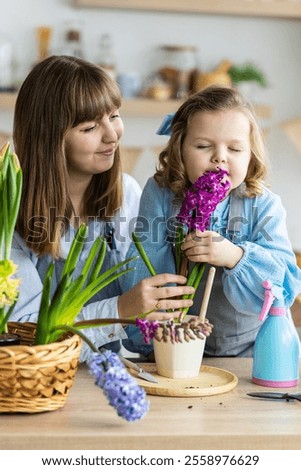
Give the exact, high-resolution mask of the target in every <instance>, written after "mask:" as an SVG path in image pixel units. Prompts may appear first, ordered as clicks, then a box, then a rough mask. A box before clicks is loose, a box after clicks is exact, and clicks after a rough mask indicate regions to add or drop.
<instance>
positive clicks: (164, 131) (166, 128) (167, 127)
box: [156, 113, 175, 135]
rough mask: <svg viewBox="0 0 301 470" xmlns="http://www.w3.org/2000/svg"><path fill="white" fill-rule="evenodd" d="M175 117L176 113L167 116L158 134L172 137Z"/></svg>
mask: <svg viewBox="0 0 301 470" xmlns="http://www.w3.org/2000/svg"><path fill="white" fill-rule="evenodd" d="M174 115H175V113H171V114H166V116H165V118H164V119H163V121H162V123H161V125H160V127H159V129H158V130H157V132H156V134H158V135H171V123H172V120H173V117H174Z"/></svg>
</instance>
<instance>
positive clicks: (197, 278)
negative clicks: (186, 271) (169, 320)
mask: <svg viewBox="0 0 301 470" xmlns="http://www.w3.org/2000/svg"><path fill="white" fill-rule="evenodd" d="M205 268H206V263H196V264H195V265H194V267H193V269H192V271H191V273H190V275H189V277H188V281H187V284H186V285H188V286H193V287H194V293H193V294H187V295H184V296H183V299H192V300H193V299H194V296H195V294H196V291H197V289H198V287H199V284H200V282H201V280H202V277H203V274H204V271H205ZM188 310H189V307H185V308H183V309H182V312H181V314H180V316H179V321H180V322H181V321H183V320H184V318H185V316H186V315H187V312H188Z"/></svg>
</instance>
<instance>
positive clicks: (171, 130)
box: [123, 86, 301, 356]
mask: <svg viewBox="0 0 301 470" xmlns="http://www.w3.org/2000/svg"><path fill="white" fill-rule="evenodd" d="M161 134H167V135H170V139H169V142H168V144H167V146H166V148H165V149H164V150H163V152H161V154H160V159H159V161H160V165H159V169H158V171H157V172H156V174H155V176H154V177H153V178H150V179H149V181H148V182H147V184H146V187H145V189H144V191H143V194H142V197H141V203H140V210H139V219H138V220H139V222H140V223H139V225H138V226H140V230H139V233H138V235H139V236H140V237H141V236H142V235H143V246H144V248H145V250H146V252H147V254H148V256H149V258H150V259H151V261H152V262H153V264H154V267H155V269H156V271H157V272H158V273H160V272H163V271H165V272H166V271H168V272H175V262H174V256H173V243H172V242H173V239H174V231H175V230H174V223H175V216H176V215H177V214H178V212H179V209H180V207H181V201H182V200H183V196H184V194H185V190H186V189H187V188H189V187H190V186H191V184H193V183H194V182H195V181H196V180H197V179H198V178H199V177H200V176H201V175H202V174H203V173H204V172H206V171H215V170H217V169H218V168H221V169H223V170H226V171H227V172H228V177H227V179H228V180H229V182H230V190H229V192H228V194H227V195H226V197H225V199H224V200H223V201H222V202H220V203H219V204H218V206H217V208H216V210H215V211H214V213H213V214H212V216H211V219H210V225H209V227H208V229H207V230H206V231H204V232H200V231H197V232H192V233H190V234H188V235H187V237H186V239H185V241H184V243H183V245H182V250H183V252H184V253H185V255H186V256H187V258H188V260H189V261H190V262H191V263H195V262H204V263H206V264H207V269H208V268H209V266H210V265H214V266H215V267H216V276H215V282H214V286H213V290H212V294H211V298H210V302H209V307H208V312H207V318H208V319H209V321H210V322H211V323H212V324H213V325H214V328H213V332H212V334H211V335H210V337H209V338H207V340H206V350H205V352H206V353H207V355H212V356H238V355H240V356H251V355H252V349H253V344H254V340H255V338H256V335H257V332H258V329H259V327H260V322H259V321H258V315H259V313H260V310H261V307H262V304H263V301H264V289H263V287H262V282H263V281H265V280H267V279H268V280H270V281H271V282H272V283H273V285H274V288H273V292H274V294H275V296H276V297H277V298H279V299H281V300H282V301H283V302H284V305H286V306H287V307H290V306H291V305H292V303H293V301H294V299H295V297H296V296H297V294H298V293H299V292H300V290H301V271H300V269H299V268H298V267H297V265H296V260H295V256H294V253H293V251H292V248H291V244H290V242H289V239H288V235H287V230H286V226H285V211H284V208H283V207H282V204H281V201H280V198H279V197H278V196H276V195H275V194H273V193H272V192H271V191H270V190H269V189H267V188H266V187H265V185H264V181H265V177H266V172H267V164H266V158H265V155H264V146H263V140H262V137H261V134H260V130H259V127H258V124H257V123H256V120H255V117H254V114H253V112H252V110H251V108H250V106H249V105H248V104H247V103H246V102H245V101H244V100H243V98H242V96H241V95H240V94H239V93H238V92H237V91H235V90H234V89H230V88H222V87H215V86H214V87H209V88H207V89H205V90H203V91H200V92H198V93H196V94H194V95H192V96H191V97H190V98H188V99H187V101H186V102H185V103H184V104H182V106H181V107H180V108H179V109H178V111H177V112H176V113H175V115H174V117H172V116H167V118H166V119H165V121H164V123H163V125H162V126H161ZM143 227H144V229H143ZM145 227H147V230H146V228H145ZM148 227H150V229H149V230H148ZM135 253H136V251H135V246H134V245H131V247H130V250H129V253H128V256H132V255H133V254H135ZM191 263H190V264H191ZM147 275H148V274H147V270H146V268H145V266H144V265H143V263H142V262H140V263H139V266H137V269H136V270H135V272H133V273H130V274H129V276H128V277H127V278H125V279H124V280H123V282H124V285H125V287H126V288H129V287H130V285H131V283H132V284H133V285H134V284H136V283H137V282H138V281H139V280H140V279H142V278H143V277H145V276H147ZM206 277H207V273H206V272H205V274H204V276H203V281H202V282H201V284H200V288H199V290H198V291H197V293H196V296H195V299H194V305H193V307H192V308H191V309H190V312H189V313H193V314H198V309H199V307H200V302H201V299H202V294H203V290H204V283H205V279H206ZM126 346H127V347H128V348H129V349H130V348H131V349H132V350H139V335H138V334H136V336H133V338H132V340H127V341H126Z"/></svg>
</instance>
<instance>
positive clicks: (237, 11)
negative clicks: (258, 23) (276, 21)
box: [73, 0, 301, 18]
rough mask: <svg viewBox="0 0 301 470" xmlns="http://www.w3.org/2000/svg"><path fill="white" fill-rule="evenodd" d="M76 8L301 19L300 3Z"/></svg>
mask: <svg viewBox="0 0 301 470" xmlns="http://www.w3.org/2000/svg"><path fill="white" fill-rule="evenodd" d="M73 1H74V4H75V5H76V6H80V7H97V8H110V9H114V8H118V9H123V10H128V9H131V10H148V11H161V12H163V11H165V12H178V13H180V12H181V13H209V14H216V15H240V16H265V17H279V18H301V1H300V0H201V1H200V0H73Z"/></svg>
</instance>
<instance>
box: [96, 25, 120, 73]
mask: <svg viewBox="0 0 301 470" xmlns="http://www.w3.org/2000/svg"><path fill="white" fill-rule="evenodd" d="M97 64H98V65H99V67H101V68H102V69H103V70H104V71H105V72H107V74H109V75H110V76H111V77H112V78H113V79H114V80H116V79H117V67H116V57H115V53H114V44H113V39H112V37H111V35H110V34H108V33H105V34H102V35H101V37H100V44H99V51H98V56H97Z"/></svg>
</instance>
